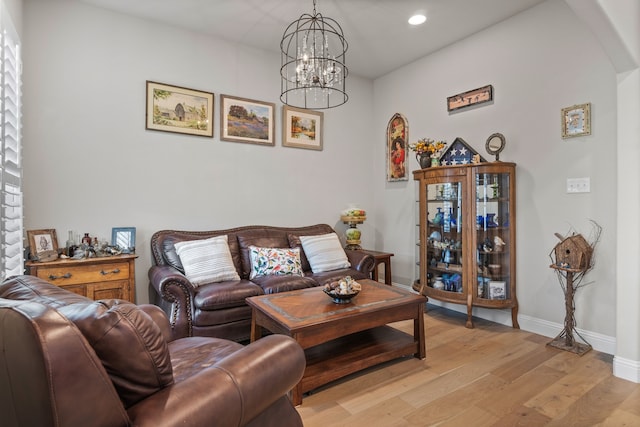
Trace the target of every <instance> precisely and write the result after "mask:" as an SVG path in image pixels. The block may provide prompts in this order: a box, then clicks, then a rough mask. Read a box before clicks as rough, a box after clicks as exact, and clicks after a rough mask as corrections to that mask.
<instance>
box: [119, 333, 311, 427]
mask: <svg viewBox="0 0 640 427" xmlns="http://www.w3.org/2000/svg"><path fill="white" fill-rule="evenodd" d="M305 365H306V363H305V357H304V351H303V350H302V348H301V347H300V346H299V345H298V344H297V343H296V342H295V341H294V340H293V339H292V338H289V337H287V336H284V335H269V336H267V337H264V338H262V339H260V340H258V341H256V342H253V343H251V344H249V345H247V346H246V347H244V348H242V349H240V350H238V351H237V352H235V353H233V354H231V355H229V356H228V357H226V358H224V359H223V360H221V361H220V362H218V363H217V364H216V365H214V366H211V367H209V368H207V369H204V370H203V371H201V372H200V373H198V374H196V375H194V376H193V377H190V378H188V379H186V380H184V381H182V382H179V383H176V384H173V385H171V386H169V387H166V388H165V389H163V390H160V391H159V392H157V393H155V394H153V395H151V396H149V397H148V398H146V399H145V400H143V401H141V402H139V403H137V404H135V405H134V406H132V407H130V408H129V409H128V410H127V412H128V414H129V417H130V418H131V421H132V424H133V425H135V426H154V427H156V426H165V425H166V426H168V425H183V426H203V425H212V423H214V424H215V425H216V426H242V425H245V424H247V423H248V422H249V421H251V420H252V419H254V418H255V417H256V416H258V415H259V414H260V413H261V412H263V411H264V410H265V409H267V408H268V407H269V406H271V405H272V404H273V403H274V402H276V401H277V400H278V399H280V398H282V396H284V395H285V394H286V393H288V392H289V391H290V390H291V389H292V388H293V387H294V386H295V385H296V384H297V383H298V381H300V379H301V378H302V374H303V373H304V369H305ZM267 366H268V367H269V369H265V367H267ZM212 385H215V386H212ZM212 387H213V388H212Z"/></svg>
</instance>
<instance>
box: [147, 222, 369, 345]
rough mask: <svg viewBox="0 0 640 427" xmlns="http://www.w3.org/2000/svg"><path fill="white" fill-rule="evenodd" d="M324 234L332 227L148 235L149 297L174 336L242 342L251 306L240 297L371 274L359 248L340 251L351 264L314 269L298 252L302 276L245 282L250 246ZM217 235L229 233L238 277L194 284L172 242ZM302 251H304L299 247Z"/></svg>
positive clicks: (290, 243) (288, 243)
mask: <svg viewBox="0 0 640 427" xmlns="http://www.w3.org/2000/svg"><path fill="white" fill-rule="evenodd" d="M328 233H335V231H334V230H333V229H332V228H331V226H329V225H327V224H317V225H312V226H307V227H297V228H288V227H272V226H260V225H252V226H246V227H239V228H233V229H227V230H216V231H175V230H163V231H158V232H156V233H154V234H153V236H152V237H151V253H152V255H153V266H152V267H151V269H150V270H149V281H150V283H149V297H150V300H151V301H152V302H153V303H154V304H156V305H159V306H160V307H162V308H163V310H164V311H165V312H166V313H167V315H168V317H169V319H170V323H171V327H172V329H173V334H174V336H176V337H180V336H211V337H219V338H226V339H230V340H234V341H243V340H246V339H248V338H249V334H250V330H251V309H250V308H249V306H248V305H247V304H246V302H245V298H248V297H252V296H256V295H263V294H269V293H275V292H284V291H291V290H296V289H304V288H309V287H313V286H319V285H324V284H325V283H327V282H329V281H332V280H335V279H337V278H342V277H345V276H351V277H352V278H354V279H355V280H358V279H365V278H370V277H371V271H372V270H373V267H374V258H373V256H371V255H369V254H366V253H364V252H362V251H356V250H345V252H346V254H347V257H348V259H349V262H350V264H351V267H350V268H344V269H338V270H333V271H327V272H322V273H313V272H312V270H311V267H310V265H309V262H308V260H306V257H305V256H304V255H302V256H301V258H302V269H303V272H304V276H303V277H302V276H293V275H280V276H275V275H274V276H259V277H255V278H254V279H252V280H249V276H250V271H251V259H250V257H249V246H251V245H253V246H259V247H270V248H293V247H302V246H301V244H300V239H299V237H300V236H314V235H322V234H328ZM221 235H227V236H228V237H227V239H228V244H229V249H230V252H231V256H232V259H233V264H234V266H235V269H236V271H237V273H238V275H239V276H240V280H239V281H238V280H233V281H224V282H220V283H208V284H205V285H201V286H198V287H195V286H193V284H191V282H190V281H189V280H188V279H187V278H186V277H185V275H184V268H183V266H182V264H181V262H180V258H179V256H178V255H177V254H176V250H175V247H174V244H175V243H177V242H182V241H186V240H197V239H207V238H210V237H214V236H221ZM301 253H302V254H304V251H302V249H301Z"/></svg>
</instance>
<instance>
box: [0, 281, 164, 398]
mask: <svg viewBox="0 0 640 427" xmlns="http://www.w3.org/2000/svg"><path fill="white" fill-rule="evenodd" d="M0 298H5V299H11V300H22V301H30V302H36V303H40V304H43V305H45V306H48V307H51V308H53V309H55V310H57V311H58V313H59V314H61V315H62V316H64V317H65V318H66V319H67V320H69V321H71V322H73V324H74V325H75V326H76V327H77V328H78V329H79V330H80V332H81V333H82V335H83V336H84V338H85V340H86V341H87V345H89V346H90V347H91V348H92V351H93V352H95V354H96V355H97V356H98V358H99V360H98V362H99V363H101V365H102V366H103V367H104V369H105V370H106V372H107V374H108V375H109V377H110V378H111V381H112V382H113V385H114V386H115V388H116V391H117V393H118V395H119V396H120V399H121V400H122V402H123V403H124V405H125V408H129V407H130V406H132V405H133V404H135V403H137V402H139V401H140V400H142V399H144V398H145V397H147V396H149V395H151V394H153V393H155V392H157V391H159V390H161V389H162V388H164V387H166V386H168V385H170V384H172V383H173V369H172V366H171V357H170V354H169V347H168V345H167V342H166V340H165V338H164V336H163V334H162V331H161V330H160V328H159V327H158V325H157V324H156V323H155V322H154V321H153V319H152V318H151V317H150V316H149V315H148V314H146V313H145V312H144V311H143V310H141V309H140V308H139V307H138V306H137V305H135V304H131V303H129V302H127V301H124V300H101V301H93V300H91V299H89V298H85V297H83V296H81V295H76V294H74V293H71V292H69V291H66V290H64V289H61V288H59V287H58V286H56V285H53V284H51V283H49V282H46V281H44V280H42V279H39V278H37V277H34V276H15V277H11V278H9V279H7V280H6V281H5V282H3V283H2V284H0Z"/></svg>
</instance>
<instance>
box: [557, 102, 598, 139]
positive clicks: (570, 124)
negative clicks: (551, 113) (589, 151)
mask: <svg viewBox="0 0 640 427" xmlns="http://www.w3.org/2000/svg"><path fill="white" fill-rule="evenodd" d="M561 119H562V137H563V138H571V137H574V136H584V135H591V104H590V103H586V104H577V105H572V106H571V107H567V108H563V109H562V113H561Z"/></svg>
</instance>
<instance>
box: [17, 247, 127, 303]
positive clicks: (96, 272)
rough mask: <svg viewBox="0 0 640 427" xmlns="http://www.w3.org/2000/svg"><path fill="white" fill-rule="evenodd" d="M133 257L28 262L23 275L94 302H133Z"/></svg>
mask: <svg viewBox="0 0 640 427" xmlns="http://www.w3.org/2000/svg"><path fill="white" fill-rule="evenodd" d="M137 257H138V256H137V255H116V256H110V257H100V258H86V259H81V260H75V259H58V260H56V261H50V262H35V261H28V262H27V263H26V264H25V267H26V269H27V274H30V275H32V276H37V277H39V278H41V279H44V280H46V281H48V282H50V283H53V284H54V285H57V286H60V287H61V288H64V289H66V290H68V291H71V292H74V293H76V294H80V295H83V296H86V297H88V298H91V299H94V300H98V299H110V298H117V299H124V300H127V301H131V302H133V303H135V302H136V297H135V295H136V280H135V277H136V270H135V260H136V258H137Z"/></svg>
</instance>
